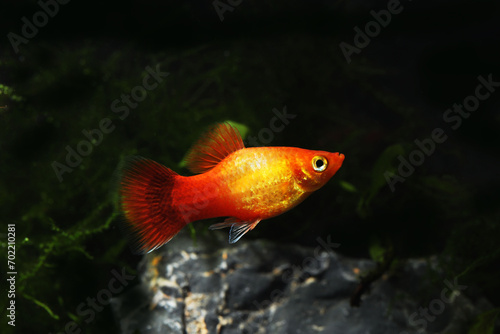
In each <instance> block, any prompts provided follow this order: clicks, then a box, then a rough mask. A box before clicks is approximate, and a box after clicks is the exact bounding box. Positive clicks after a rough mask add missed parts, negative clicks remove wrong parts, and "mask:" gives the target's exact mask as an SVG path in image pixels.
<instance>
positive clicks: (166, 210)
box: [118, 157, 186, 253]
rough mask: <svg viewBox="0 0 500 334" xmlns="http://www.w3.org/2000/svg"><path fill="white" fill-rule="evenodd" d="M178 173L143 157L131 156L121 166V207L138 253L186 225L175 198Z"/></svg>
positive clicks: (150, 249) (162, 240) (158, 243)
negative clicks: (174, 201) (173, 193)
mask: <svg viewBox="0 0 500 334" xmlns="http://www.w3.org/2000/svg"><path fill="white" fill-rule="evenodd" d="M178 176H179V175H178V174H177V173H175V172H174V171H172V170H170V169H168V168H166V167H165V166H162V165H160V164H159V163H157V162H154V161H153V160H149V159H145V158H142V157H131V158H128V159H127V160H126V161H125V162H124V163H123V165H122V167H121V168H120V169H119V175H118V178H119V180H118V183H119V198H120V208H121V210H122V214H123V216H124V218H125V219H124V223H125V224H124V225H125V229H126V230H127V232H128V233H129V235H130V237H131V239H132V243H133V246H132V247H133V250H134V251H135V252H136V253H149V252H151V251H153V250H155V249H156V248H158V247H161V246H162V245H164V244H165V243H167V242H168V241H169V240H170V239H172V238H173V237H174V236H175V235H176V234H177V233H178V232H179V231H180V230H181V229H182V228H183V227H184V226H185V225H186V222H185V221H184V220H183V219H182V215H181V214H180V213H179V211H178V210H177V208H176V207H175V206H174V204H173V202H172V189H173V187H174V184H175V179H176V177H178Z"/></svg>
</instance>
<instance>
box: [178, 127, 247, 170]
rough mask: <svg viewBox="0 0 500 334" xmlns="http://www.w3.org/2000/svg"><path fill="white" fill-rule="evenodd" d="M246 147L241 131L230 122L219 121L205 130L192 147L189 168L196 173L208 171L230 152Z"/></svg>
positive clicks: (188, 159) (187, 161) (187, 160)
mask: <svg viewBox="0 0 500 334" xmlns="http://www.w3.org/2000/svg"><path fill="white" fill-rule="evenodd" d="M242 148H245V145H244V144H243V140H242V139H241V135H240V133H239V131H238V130H237V129H236V128H234V127H233V126H231V125H230V124H229V123H219V124H216V125H214V126H213V127H212V128H210V129H209V130H208V131H207V132H205V133H204V134H203V135H202V136H201V137H200V139H198V141H197V142H196V144H194V145H193V147H191V150H190V151H189V153H188V155H187V157H186V166H187V168H188V169H189V170H190V171H191V172H193V173H195V174H201V173H205V172H208V171H209V170H210V169H212V168H214V167H215V166H216V165H217V164H218V163H219V162H221V161H222V160H223V159H224V158H225V157H227V156H228V155H229V154H231V153H233V152H236V151H238V150H241V149H242Z"/></svg>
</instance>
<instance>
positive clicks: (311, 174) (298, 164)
mask: <svg viewBox="0 0 500 334" xmlns="http://www.w3.org/2000/svg"><path fill="white" fill-rule="evenodd" d="M294 160H295V161H294V165H295V170H294V174H295V182H296V183H297V185H298V186H299V187H301V188H302V189H303V190H304V191H305V192H313V191H316V190H318V189H319V188H321V187H323V186H324V185H325V184H326V183H327V182H328V180H330V178H331V177H332V176H333V175H335V173H336V172H337V171H338V170H339V168H340V167H341V166H342V162H343V161H344V155H343V154H342V153H338V152H335V153H331V152H326V151H313V150H304V149H299V151H297V154H296V155H295V159H294Z"/></svg>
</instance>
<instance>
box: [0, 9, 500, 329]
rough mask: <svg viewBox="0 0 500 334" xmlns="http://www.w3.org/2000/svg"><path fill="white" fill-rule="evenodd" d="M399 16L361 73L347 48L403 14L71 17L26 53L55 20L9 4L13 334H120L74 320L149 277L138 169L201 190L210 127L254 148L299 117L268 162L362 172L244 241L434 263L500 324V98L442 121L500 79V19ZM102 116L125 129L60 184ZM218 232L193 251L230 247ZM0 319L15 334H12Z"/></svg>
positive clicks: (1, 100) (2, 149)
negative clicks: (117, 172)
mask: <svg viewBox="0 0 500 334" xmlns="http://www.w3.org/2000/svg"><path fill="white" fill-rule="evenodd" d="M401 5H402V6H403V10H402V12H401V13H400V14H397V15H393V16H392V19H391V22H390V24H389V25H388V26H387V27H385V28H382V29H381V32H380V33H379V34H378V35H377V36H374V37H373V38H371V41H370V43H369V44H368V45H367V46H366V47H364V48H363V49H362V50H361V51H360V53H359V54H353V55H352V61H351V62H350V63H348V62H347V61H346V59H345V57H344V55H343V54H342V51H341V49H340V47H339V44H340V43H341V42H346V43H349V44H353V43H354V42H353V39H354V36H355V32H354V30H353V29H354V27H355V26H358V27H359V28H361V29H364V27H365V24H366V23H367V22H369V21H372V20H373V17H372V16H371V15H370V11H371V10H375V11H377V12H378V11H380V10H382V9H386V8H387V1H273V2H271V3H268V2H265V3H261V2H257V1H250V0H244V1H242V2H241V4H239V5H238V6H235V7H234V8H233V11H226V12H225V13H224V14H223V16H224V20H223V21H221V20H220V18H219V15H218V14H217V11H216V9H215V8H214V6H213V3H212V2H210V1H205V2H199V1H175V2H173V1H145V2H139V1H122V2H116V3H112V4H111V3H104V4H101V3H99V4H94V3H88V2H81V1H75V0H73V1H70V2H69V3H67V4H65V5H59V12H58V13H57V14H56V15H55V16H54V17H53V18H50V19H49V21H48V23H47V24H46V25H45V26H44V27H40V28H39V32H38V33H37V34H36V36H34V37H33V38H30V39H29V42H28V43H27V44H21V45H20V46H19V49H20V50H19V53H17V54H16V53H15V52H14V50H13V48H12V46H11V44H10V42H9V39H8V37H7V35H8V34H9V33H10V32H12V33H16V34H18V35H21V28H22V26H23V22H22V21H21V18H22V17H26V18H28V20H29V21H31V22H32V21H33V19H32V17H33V14H35V13H36V12H38V11H40V10H41V8H40V6H39V5H38V4H37V3H36V2H35V1H24V2H22V1H9V2H4V3H2V5H1V8H0V13H1V14H2V15H1V18H2V19H1V20H0V31H1V36H2V37H1V39H0V41H1V42H0V84H1V85H4V86H2V87H4V88H3V93H2V94H1V95H0V106H7V107H6V108H3V109H0V125H1V129H0V157H1V163H0V170H1V173H2V174H1V175H2V178H1V179H0V205H1V208H2V214H3V219H2V222H3V223H4V224H5V225H6V224H8V223H15V224H16V250H17V252H16V266H17V271H18V275H17V282H16V289H17V290H16V306H17V309H16V311H17V317H16V332H18V333H35V332H37V333H38V332H44V333H48V332H52V333H56V332H63V331H64V326H65V324H66V323H67V322H68V321H70V320H73V321H76V322H77V323H79V324H80V328H81V329H82V332H84V333H114V332H117V331H118V329H117V325H116V323H115V320H114V319H113V316H112V313H111V310H110V308H109V306H108V307H106V308H105V309H104V310H103V311H102V312H98V313H97V314H96V318H95V319H94V320H93V321H92V322H90V323H86V322H85V321H83V320H82V318H81V317H80V318H79V317H78V315H77V314H76V311H75V310H76V309H77V306H78V305H79V304H80V303H82V302H85V300H86V298H87V297H92V296H95V295H96V293H97V292H98V291H99V290H101V289H103V288H105V287H106V284H107V283H108V282H109V280H110V279H111V278H112V275H111V270H112V269H116V270H118V271H121V268H123V267H125V268H127V270H129V271H130V272H135V270H136V265H137V262H138V261H139V260H140V257H138V256H134V255H133V254H131V253H130V251H129V249H128V248H127V246H126V242H125V240H124V238H123V236H122V235H121V234H120V231H119V230H118V229H117V228H116V227H115V225H114V215H113V206H112V205H111V203H110V201H109V196H108V192H109V180H110V177H111V175H112V173H113V170H114V169H115V167H116V165H117V164H118V162H119V161H120V159H121V158H123V157H124V156H127V155H133V154H140V155H142V156H145V157H149V158H152V159H154V160H156V161H159V162H161V163H163V164H165V165H166V166H169V167H171V168H173V169H174V170H176V171H177V172H179V173H181V174H184V175H187V174H188V172H187V171H186V170H184V169H182V168H180V167H179V165H178V163H179V162H180V161H181V160H182V157H183V156H184V154H185V153H186V152H187V150H188V149H189V147H190V145H191V144H192V143H193V142H194V141H195V140H196V138H197V137H198V136H199V134H200V133H201V132H202V131H203V130H204V129H205V128H206V127H207V126H209V125H210V124H212V123H214V122H220V121H224V120H232V121H235V122H238V123H241V124H244V125H245V126H247V127H248V128H249V131H250V135H253V136H256V135H258V133H259V131H260V130H261V129H263V128H265V127H269V122H270V120H271V118H272V117H273V116H274V114H273V113H272V110H273V108H277V109H278V110H283V108H284V107H285V106H286V108H287V111H288V113H291V114H294V115H297V116H296V118H295V119H293V120H291V121H290V124H289V125H287V126H286V127H285V129H284V130H283V131H282V132H279V133H276V134H275V136H274V138H273V140H272V142H270V143H269V144H268V145H272V146H297V147H303V148H310V149H321V150H328V151H339V152H342V153H344V154H345V156H346V159H345V162H344V165H343V167H342V168H341V169H340V171H339V172H338V173H337V175H335V176H334V178H333V179H332V180H331V181H330V182H329V183H328V184H327V185H326V186H325V187H324V188H323V189H321V190H319V191H318V192H317V193H315V194H314V195H312V196H311V197H310V198H309V199H308V200H306V201H305V202H304V203H303V204H301V205H300V206H299V207H297V208H295V209H294V210H292V211H290V212H288V213H286V214H284V215H282V216H280V217H276V218H274V219H272V220H269V221H265V222H263V223H260V224H259V226H258V228H257V229H255V230H254V231H252V232H251V233H249V234H247V235H246V236H245V238H265V239H269V240H272V241H276V242H283V243H288V242H293V243H299V244H303V245H308V246H314V245H315V244H316V241H315V240H316V238H317V237H318V236H327V235H330V236H331V238H332V240H334V241H335V242H338V243H340V244H341V247H340V248H339V249H338V251H339V252H340V253H342V254H345V255H348V256H354V257H370V256H372V257H373V254H375V253H376V251H377V250H380V249H381V250H384V249H385V250H387V249H393V251H394V256H395V259H396V261H404V259H406V258H408V257H429V256H431V255H437V256H438V257H439V259H440V262H441V263H442V268H441V269H440V270H442V271H443V272H445V273H446V276H447V277H456V276H458V275H460V282H463V283H464V284H467V285H468V286H474V287H475V288H474V289H470V290H468V291H474V292H473V293H475V294H477V295H482V296H486V297H487V298H488V300H489V301H490V302H492V303H493V305H496V307H498V306H499V305H500V294H499V292H498V291H499V290H498V280H499V275H498V273H499V271H498V268H499V267H498V266H499V265H500V248H499V247H498V240H499V237H500V227H499V218H500V215H499V210H498V206H499V204H498V203H499V196H498V189H499V186H500V176H499V172H498V166H499V162H500V155H499V148H498V147H499V145H498V144H499V140H498V131H499V130H500V127H499V125H500V113H499V107H500V92H499V91H496V92H494V93H492V94H491V96H490V97H489V98H488V99H487V100H485V101H482V102H481V103H480V106H479V108H478V109H477V111H475V112H473V113H472V114H471V116H470V117H469V118H468V119H464V120H463V122H462V124H461V126H460V127H459V128H458V129H456V130H453V129H451V128H450V124H447V123H446V122H444V121H443V113H444V112H445V110H447V109H448V108H451V107H452V105H453V104H454V103H462V101H463V100H464V98H466V97H467V96H469V95H472V94H474V92H475V88H476V86H477V85H478V84H479V81H478V79H477V78H478V76H480V75H481V76H483V77H485V78H487V77H488V75H490V74H491V75H492V76H493V80H494V81H497V82H498V81H500V66H499V59H500V58H499V56H500V52H499V36H500V35H499V33H500V29H499V23H498V18H499V14H500V11H499V8H498V7H499V6H500V5H499V3H498V2H497V1H444V0H443V1H432V2H424V1H411V2H410V1H403V2H402V3H401ZM157 64H159V66H160V68H161V70H162V71H167V72H169V73H170V75H169V76H168V77H167V78H165V79H164V81H163V82H162V83H160V85H159V86H158V88H156V89H154V90H152V91H150V92H148V95H147V97H146V99H145V100H144V101H142V102H140V103H139V105H138V106H137V108H134V109H131V110H130V114H129V116H128V117H127V118H126V119H124V120H121V119H119V118H118V115H117V114H115V113H113V112H112V110H111V107H110V105H111V103H112V101H114V100H115V99H117V98H120V95H121V94H123V93H126V94H127V93H130V90H131V89H132V88H133V87H135V86H137V85H140V84H142V79H143V77H144V76H145V75H146V73H147V72H146V70H145V69H146V67H147V66H150V67H152V68H156V65H157ZM5 87H9V88H8V89H7V88H5ZM103 118H110V119H111V120H112V121H113V124H114V125H115V129H114V131H113V132H111V133H110V134H105V135H104V137H103V140H102V142H101V143H100V144H99V145H97V146H95V147H94V148H93V151H92V153H91V154H90V155H89V156H87V157H84V158H83V161H82V163H81V164H80V165H79V166H78V167H76V168H75V169H74V170H73V171H72V172H71V173H66V174H64V175H63V179H64V180H63V182H59V180H58V178H57V176H56V175H55V173H54V170H53V168H52V164H53V162H54V161H58V162H60V163H64V160H65V156H66V153H67V152H66V150H65V147H66V146H67V145H69V146H71V147H73V148H75V147H76V146H77V144H78V142H79V141H81V140H84V139H85V137H84V136H83V134H82V130H85V129H87V130H90V129H94V128H96V127H98V124H99V122H100V120H101V119H103ZM438 127H440V128H442V129H443V130H444V131H445V133H446V135H447V136H448V139H447V140H446V141H445V142H444V143H442V144H437V145H436V149H435V152H434V153H433V154H432V155H430V156H428V157H426V158H425V161H424V162H423V163H422V165H421V166H418V167H417V168H416V170H415V172H414V173H413V174H412V175H411V176H409V177H408V178H407V179H406V181H405V182H404V183H397V184H396V187H395V191H394V192H391V190H390V188H389V187H388V186H387V183H386V180H385V178H384V172H385V171H392V172H395V171H397V168H398V164H399V161H398V158H397V157H398V155H401V156H403V157H404V158H406V159H408V156H409V154H410V153H411V152H412V151H414V150H415V149H416V148H417V147H416V146H415V144H414V140H415V139H419V140H424V139H426V138H430V136H431V133H432V131H433V129H435V128H438ZM208 225H209V223H207V222H200V223H196V224H193V227H194V230H195V232H194V230H193V231H191V233H197V234H205V233H227V231H215V232H214V231H210V232H208V231H207V230H206V228H207V227H208ZM6 232H7V231H6V227H5V229H4V231H0V233H1V236H2V239H1V243H2V247H3V248H4V249H5V250H6V244H7V242H6V238H5V237H6ZM237 246H238V245H237V244H236V245H235V247H237ZM166 247H168V245H167V246H166ZM3 253H6V251H5V252H3ZM3 263H6V260H5V261H4V262H3ZM3 268H6V265H5V266H3ZM2 272H3V269H2ZM4 282H5V281H4ZM135 282H137V279H136V281H135ZM132 284H136V283H132ZM2 298H3V300H5V301H6V296H4V295H2ZM423 304H424V303H423ZM2 309H3V311H2V312H3V313H2V319H3V320H2V322H1V324H0V326H1V327H0V328H2V333H7V332H11V331H12V328H11V327H10V326H7V325H6V320H5V319H6V316H5V308H2Z"/></svg>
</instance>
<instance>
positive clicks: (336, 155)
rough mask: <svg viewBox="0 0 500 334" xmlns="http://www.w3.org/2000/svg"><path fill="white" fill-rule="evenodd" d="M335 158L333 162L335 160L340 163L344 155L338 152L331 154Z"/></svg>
mask: <svg viewBox="0 0 500 334" xmlns="http://www.w3.org/2000/svg"><path fill="white" fill-rule="evenodd" d="M333 154H334V156H335V160H337V162H338V163H342V162H343V161H344V158H345V155H343V154H342V153H339V152H335V153H333Z"/></svg>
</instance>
